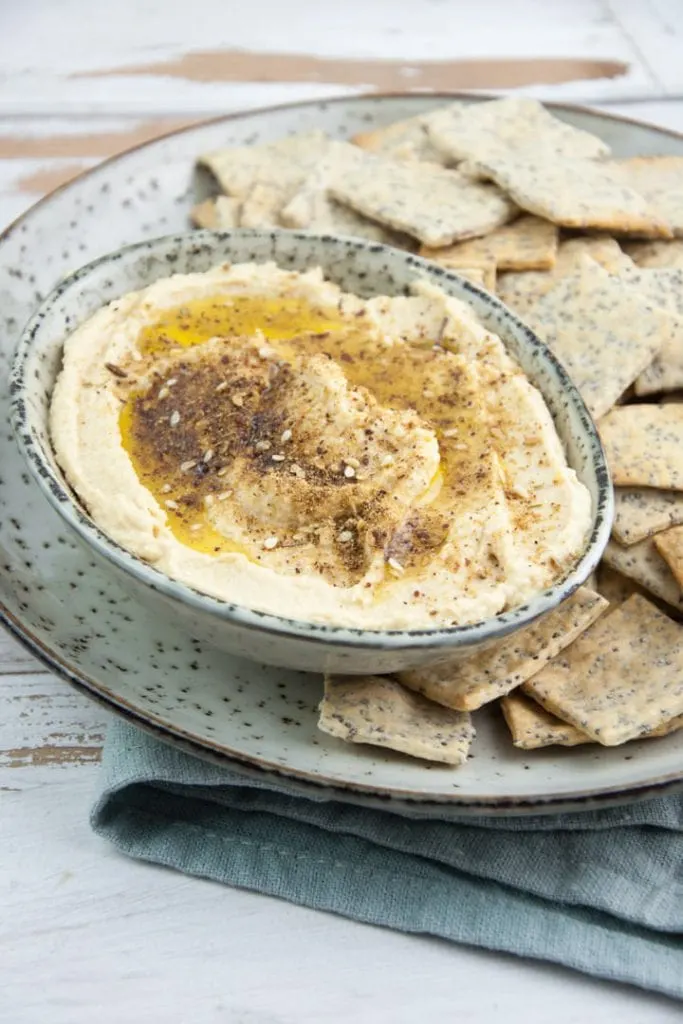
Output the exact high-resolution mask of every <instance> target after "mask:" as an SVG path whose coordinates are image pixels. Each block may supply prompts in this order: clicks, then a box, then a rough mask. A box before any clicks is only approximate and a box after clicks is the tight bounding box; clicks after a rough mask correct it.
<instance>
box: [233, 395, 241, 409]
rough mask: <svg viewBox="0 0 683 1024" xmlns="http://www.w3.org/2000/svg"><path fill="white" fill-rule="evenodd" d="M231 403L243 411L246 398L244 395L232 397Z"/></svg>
mask: <svg viewBox="0 0 683 1024" xmlns="http://www.w3.org/2000/svg"><path fill="white" fill-rule="evenodd" d="M230 401H231V402H232V404H233V405H236V406H237V408H238V409H241V408H242V406H243V405H244V398H243V397H242V395H232V396H231V398H230Z"/></svg>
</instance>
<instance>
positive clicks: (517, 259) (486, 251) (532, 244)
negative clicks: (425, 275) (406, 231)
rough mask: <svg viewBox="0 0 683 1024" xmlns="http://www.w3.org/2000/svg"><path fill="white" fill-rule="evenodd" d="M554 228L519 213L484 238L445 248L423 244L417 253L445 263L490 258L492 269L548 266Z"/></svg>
mask: <svg viewBox="0 0 683 1024" xmlns="http://www.w3.org/2000/svg"><path fill="white" fill-rule="evenodd" d="M557 238H558V230H557V227H556V226H555V225H554V224H551V223H550V221H547V220H541V218H540V217H531V216H527V217H519V218H518V219H517V220H516V221H514V222H513V223H512V224H507V225H505V226H504V227H502V228H496V230H495V231H492V232H491V234H490V235H486V237H485V238H476V239H473V240H471V241H469V242H458V243H456V244H455V245H452V246H449V247H448V248H445V249H430V248H428V247H426V246H423V247H422V249H421V250H420V256H424V258H425V259H428V260H434V262H435V263H442V264H443V265H444V266H449V262H448V261H449V260H452V259H457V260H462V261H463V265H470V266H476V265H477V261H478V260H481V259H483V260H492V261H493V262H494V264H495V267H496V270H551V269H552V267H553V266H554V264H555V257H556V254H557Z"/></svg>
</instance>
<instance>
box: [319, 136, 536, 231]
mask: <svg viewBox="0 0 683 1024" xmlns="http://www.w3.org/2000/svg"><path fill="white" fill-rule="evenodd" d="M330 193H331V195H332V196H333V197H334V198H335V199H338V200H339V201H340V202H342V203H344V204H345V205H347V206H350V207H352V209H354V210H357V211H358V213H361V214H362V215H363V216H364V217H369V218H370V219H372V220H376V221H379V222H380V223H381V224H386V225H388V226H389V227H392V228H395V229H396V230H397V231H404V232H405V233H406V234H409V235H411V236H413V237H414V238H417V239H419V241H421V242H423V243H424V244H425V245H430V246H435V247H436V246H444V245H450V244H451V243H452V242H454V241H456V240H458V239H463V238H475V237H476V236H478V235H485V234H486V233H487V232H489V231H493V229H494V228H497V227H500V225H501V224H506V223H507V221H509V220H511V219H512V217H513V216H514V215H515V213H516V207H515V206H514V204H513V203H512V202H511V201H510V200H509V199H508V198H507V197H506V196H505V195H503V193H502V192H501V191H500V189H498V188H496V187H495V186H491V185H487V184H482V183H480V182H476V181H471V180H470V179H469V178H466V177H464V176H463V175H462V174H459V173H458V171H457V170H452V171H451V170H446V169H445V168H443V167H439V166H437V165H436V164H427V163H418V162H417V161H414V162H404V163H400V162H398V161H396V160H387V159H386V158H384V157H380V156H375V155H374V154H370V153H364V154H363V161H362V163H361V164H360V165H359V166H358V168H356V169H355V170H350V171H348V172H347V173H345V174H339V175H337V176H336V177H335V178H334V179H333V181H332V183H331V185H330Z"/></svg>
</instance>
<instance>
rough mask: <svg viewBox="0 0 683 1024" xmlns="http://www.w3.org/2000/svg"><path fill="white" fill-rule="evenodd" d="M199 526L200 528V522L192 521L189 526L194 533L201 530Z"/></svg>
mask: <svg viewBox="0 0 683 1024" xmlns="http://www.w3.org/2000/svg"><path fill="white" fill-rule="evenodd" d="M201 528H202V524H201V523H193V524H192V526H191V527H190V529H191V530H192V532H193V533H196V532H197V530H201Z"/></svg>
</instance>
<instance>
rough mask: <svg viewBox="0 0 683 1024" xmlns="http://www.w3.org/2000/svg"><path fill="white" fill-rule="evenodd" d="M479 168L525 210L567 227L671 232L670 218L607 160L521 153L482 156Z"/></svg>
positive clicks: (659, 235)
mask: <svg viewBox="0 0 683 1024" xmlns="http://www.w3.org/2000/svg"><path fill="white" fill-rule="evenodd" d="M477 168H478V170H479V171H480V173H481V174H482V175H483V176H485V177H486V178H489V179H491V180H492V181H495V183H496V184H497V185H499V186H500V188H502V189H503V191H504V192H507V194H508V195H509V196H510V198H511V199H513V200H514V202H515V203H516V204H517V205H518V206H520V207H521V208H522V209H523V210H528V211H529V213H535V214H536V215H537V216H539V217H544V218H545V219H546V220H550V221H552V222H553V223H554V224H559V225H561V226H562V227H568V228H582V229H595V230H598V231H617V232H626V233H628V232H631V233H634V234H640V235H645V236H647V237H652V238H670V237H671V235H672V232H671V229H670V228H669V226H668V224H667V222H666V221H665V220H663V219H662V218H661V217H660V216H659V214H658V213H657V211H656V210H654V209H653V208H652V207H651V206H650V204H649V203H648V202H647V200H646V199H644V198H643V196H641V195H639V193H638V192H635V191H634V190H633V189H631V188H629V187H628V186H627V185H625V184H624V182H623V181H622V180H621V178H620V176H619V173H618V171H616V170H615V169H614V168H611V167H609V166H608V165H606V164H601V163H598V162H597V161H592V160H576V159H568V158H565V157H563V158H562V159H561V160H558V159H557V158H556V157H555V156H552V155H551V156H548V155H547V154H545V153H538V154H534V155H528V154H526V153H521V154H519V155H516V154H512V155H504V156H495V157H489V158H487V159H486V160H482V161H479V162H478V164H477Z"/></svg>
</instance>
